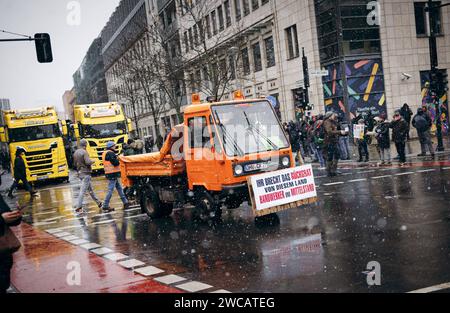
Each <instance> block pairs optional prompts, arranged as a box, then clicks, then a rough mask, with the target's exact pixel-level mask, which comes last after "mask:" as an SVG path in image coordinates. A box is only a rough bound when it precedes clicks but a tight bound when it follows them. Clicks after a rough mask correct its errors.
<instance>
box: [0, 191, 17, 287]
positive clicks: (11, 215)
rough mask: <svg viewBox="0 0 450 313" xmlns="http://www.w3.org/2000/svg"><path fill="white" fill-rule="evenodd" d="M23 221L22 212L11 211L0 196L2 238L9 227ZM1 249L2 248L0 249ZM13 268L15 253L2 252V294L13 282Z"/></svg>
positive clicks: (0, 280)
mask: <svg viewBox="0 0 450 313" xmlns="http://www.w3.org/2000/svg"><path fill="white" fill-rule="evenodd" d="M21 221H22V214H21V212H20V211H14V212H12V211H11V208H10V207H9V206H8V205H7V204H6V202H5V200H4V199H3V197H2V196H1V195H0V237H2V236H4V235H5V233H6V230H7V227H11V226H17V225H19V224H20V222H21ZM0 248H1V247H0ZM12 266H13V252H12V251H3V252H0V294H5V293H6V290H7V289H8V288H9V286H10V282H11V268H12Z"/></svg>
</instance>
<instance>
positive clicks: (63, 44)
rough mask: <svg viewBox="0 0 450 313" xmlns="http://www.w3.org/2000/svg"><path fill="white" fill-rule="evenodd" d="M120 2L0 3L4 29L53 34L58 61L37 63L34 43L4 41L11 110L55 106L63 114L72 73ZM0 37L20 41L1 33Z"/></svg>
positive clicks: (2, 92)
mask: <svg viewBox="0 0 450 313" xmlns="http://www.w3.org/2000/svg"><path fill="white" fill-rule="evenodd" d="M119 2H120V0H78V1H67V0H0V29H3V30H7V31H12V32H15V33H21V34H25V35H34V34H35V33H49V34H50V36H51V39H52V48H53V59H54V61H53V63H47V64H40V63H38V62H37V59H36V51H35V47H34V42H0V98H9V99H10V100H11V105H12V107H13V108H30V107H38V106H42V105H55V106H57V107H58V109H59V110H62V107H63V106H62V95H63V93H64V91H65V90H68V89H70V88H72V86H73V81H72V74H73V73H74V72H75V71H76V70H77V69H78V67H79V66H80V64H81V62H82V60H83V58H84V56H85V54H86V52H87V49H88V48H89V46H90V44H91V43H92V41H93V40H94V39H95V38H96V37H97V36H99V34H100V32H101V30H102V29H103V27H104V25H105V24H106V22H107V21H108V19H109V17H110V15H111V14H112V13H113V12H114V9H115V8H116V7H117V5H118V4H119ZM78 4H79V8H80V19H79V21H80V23H79V25H76V24H78V19H77V14H76V13H77V7H78ZM68 6H69V8H68ZM68 21H69V22H68ZM73 24H75V25H73ZM0 38H16V37H15V36H11V35H7V34H3V33H1V32H0Z"/></svg>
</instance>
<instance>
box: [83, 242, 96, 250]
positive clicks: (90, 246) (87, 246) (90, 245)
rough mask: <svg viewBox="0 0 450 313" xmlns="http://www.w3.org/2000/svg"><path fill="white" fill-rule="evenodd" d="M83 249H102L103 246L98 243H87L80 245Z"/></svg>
mask: <svg viewBox="0 0 450 313" xmlns="http://www.w3.org/2000/svg"><path fill="white" fill-rule="evenodd" d="M80 247H81V248H83V249H86V250H91V249H98V248H101V245H99V244H98V243H93V242H91V243H85V244H82V245H80Z"/></svg>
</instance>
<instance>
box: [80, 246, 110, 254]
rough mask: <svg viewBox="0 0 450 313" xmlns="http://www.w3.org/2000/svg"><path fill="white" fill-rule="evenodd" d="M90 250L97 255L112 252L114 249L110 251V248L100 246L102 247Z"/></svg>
mask: <svg viewBox="0 0 450 313" xmlns="http://www.w3.org/2000/svg"><path fill="white" fill-rule="evenodd" d="M82 247H83V246H82ZM91 252H94V253H95V254H97V255H104V254H109V253H113V252H114V251H112V250H111V249H110V248H105V247H102V248H98V249H94V250H91Z"/></svg>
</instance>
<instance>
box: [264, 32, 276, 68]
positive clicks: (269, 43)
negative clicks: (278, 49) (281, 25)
mask: <svg viewBox="0 0 450 313" xmlns="http://www.w3.org/2000/svg"><path fill="white" fill-rule="evenodd" d="M264 46H265V48H266V67H267V68H269V67H272V66H275V49H274V47H273V37H272V36H270V37H269V38H266V39H264Z"/></svg>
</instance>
